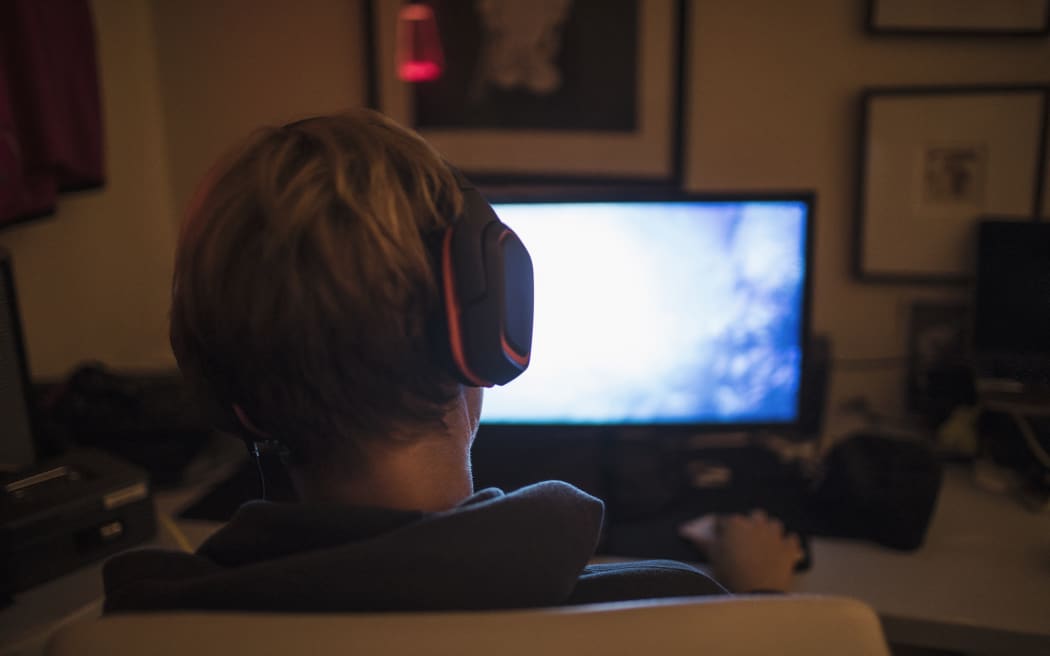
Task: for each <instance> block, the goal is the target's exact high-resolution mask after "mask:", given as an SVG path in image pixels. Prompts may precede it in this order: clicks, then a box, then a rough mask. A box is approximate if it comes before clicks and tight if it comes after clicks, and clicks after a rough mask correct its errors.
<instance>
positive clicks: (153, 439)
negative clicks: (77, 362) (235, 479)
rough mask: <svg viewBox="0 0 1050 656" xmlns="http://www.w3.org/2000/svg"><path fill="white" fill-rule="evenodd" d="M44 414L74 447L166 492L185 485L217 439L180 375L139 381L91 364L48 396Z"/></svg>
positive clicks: (162, 375) (136, 377)
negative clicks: (127, 468) (141, 475)
mask: <svg viewBox="0 0 1050 656" xmlns="http://www.w3.org/2000/svg"><path fill="white" fill-rule="evenodd" d="M43 410H44V413H45V415H46V417H47V418H48V420H49V422H50V423H51V424H52V425H53V426H55V427H56V428H57V429H61V430H62V431H63V432H64V433H65V435H66V437H67V439H68V440H69V441H71V442H72V443H73V444H75V445H78V446H83V447H89V448H95V449H100V450H103V451H106V452H108V453H111V454H114V455H116V456H118V457H120V458H123V459H124V460H127V461H128V462H131V463H133V464H135V465H138V466H139V467H142V468H143V469H145V470H146V471H147V472H148V473H149V475H150V480H151V482H152V483H153V485H154V486H155V487H162V488H163V487H172V486H176V485H179V484H180V483H182V482H183V475H184V473H185V471H186V468H187V466H188V465H189V464H190V462H191V461H192V460H193V458H194V457H195V456H196V455H197V454H198V453H200V451H201V450H202V449H203V448H204V447H205V445H206V444H207V443H208V441H209V440H210V439H211V434H212V433H211V428H210V422H209V421H208V420H207V418H206V417H205V416H204V414H203V412H202V411H201V410H200V408H199V406H198V404H197V403H196V402H195V400H194V399H193V398H192V397H191V395H190V393H189V391H188V390H187V389H186V387H185V385H184V383H183V380H182V378H181V376H180V375H179V374H177V373H172V374H158V375H152V376H142V375H138V376H135V375H126V374H120V373H116V372H113V371H110V370H109V369H107V368H105V367H104V366H102V365H100V364H87V365H84V366H81V367H80V368H78V369H77V370H76V371H75V372H73V374H71V375H70V377H69V378H68V379H67V380H66V381H65V382H64V383H63V384H61V385H59V386H57V387H56V388H55V389H53V390H51V391H50V392H49V394H48V401H47V402H46V403H45V404H44V408H43Z"/></svg>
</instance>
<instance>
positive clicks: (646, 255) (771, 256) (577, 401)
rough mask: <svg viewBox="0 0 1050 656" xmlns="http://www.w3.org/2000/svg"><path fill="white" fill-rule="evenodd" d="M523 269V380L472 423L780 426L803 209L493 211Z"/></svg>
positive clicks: (488, 396)
mask: <svg viewBox="0 0 1050 656" xmlns="http://www.w3.org/2000/svg"><path fill="white" fill-rule="evenodd" d="M493 206H494V208H495V210H496V213H497V214H498V215H499V216H500V218H501V219H502V220H503V221H504V223H506V224H507V225H508V226H510V227H511V228H512V229H513V230H514V231H515V232H516V233H517V234H518V236H519V237H521V239H522V241H523V242H524V244H525V246H526V247H527V248H528V250H529V253H530V254H531V255H532V261H533V267H534V269H535V296H536V307H535V327H534V332H533V350H532V361H531V364H530V366H529V369H528V370H527V371H526V372H525V373H524V374H522V375H521V376H520V377H519V378H518V379H516V380H514V381H512V382H511V383H509V384H508V385H506V386H505V387H497V388H493V389H489V390H486V392H485V400H484V405H483V410H482V422H483V423H486V424H490V425H491V424H514V425H521V424H526V425H527V424H555V425H608V424H612V425H653V424H719V425H727V424H748V425H754V424H791V423H794V422H796V421H797V420H798V412H799V393H800V387H801V386H800V383H801V377H802V352H803V344H804V340H805V334H804V333H805V329H806V321H805V318H806V311H807V307H806V303H807V293H806V289H807V283H806V277H807V235H808V234H809V226H808V225H807V223H808V221H809V207H810V203H809V202H808V199H807V198H805V197H794V198H781V199H777V200H771V199H761V200H743V199H739V200H728V201H727V200H710V199H708V200H696V199H692V200H675V201H669V202H668V201H663V202H656V201H637V202H524V203H495V204H494V205H493Z"/></svg>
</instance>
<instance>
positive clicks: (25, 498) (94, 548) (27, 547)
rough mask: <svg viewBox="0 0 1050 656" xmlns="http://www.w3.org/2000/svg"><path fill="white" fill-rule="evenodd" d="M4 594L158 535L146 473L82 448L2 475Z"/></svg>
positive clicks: (0, 582) (0, 573) (0, 586)
mask: <svg viewBox="0 0 1050 656" xmlns="http://www.w3.org/2000/svg"><path fill="white" fill-rule="evenodd" d="M0 483H2V488H0V558H2V562H0V593H6V594H7V595H10V594H13V593H15V592H20V591H22V590H25V589H27V588H29V587H32V586H34V585H37V584H39V583H43V582H44V581H47V580H49V579H53V578H56V577H58V576H61V575H63V574H66V573H67V572H71V571H73V570H75V569H77V568H79V567H81V566H83V565H85V564H87V563H90V562H92V561H95V560H98V559H100V558H104V557H106V556H109V555H111V554H113V553H116V552H118V551H122V550H124V549H127V548H128V547H131V546H134V545H136V544H139V543H141V542H144V541H146V540H148V539H150V538H151V537H153V535H154V534H155V533H156V523H155V518H154V514H153V498H152V494H151V490H150V484H149V479H148V478H147V476H146V474H145V472H143V471H142V470H140V469H139V468H137V467H135V466H133V465H130V464H128V463H126V462H123V461H121V460H118V459H116V458H114V457H113V456H110V455H107V454H105V453H102V452H100V451H94V450H87V449H78V450H72V451H69V452H68V453H66V454H65V455H64V456H62V457H61V458H57V459H55V460H51V461H44V462H41V463H39V464H38V465H36V466H34V467H33V468H31V469H27V470H24V471H22V472H18V473H17V474H7V475H4V477H3V478H2V479H0Z"/></svg>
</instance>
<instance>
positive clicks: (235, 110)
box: [0, 0, 1050, 410]
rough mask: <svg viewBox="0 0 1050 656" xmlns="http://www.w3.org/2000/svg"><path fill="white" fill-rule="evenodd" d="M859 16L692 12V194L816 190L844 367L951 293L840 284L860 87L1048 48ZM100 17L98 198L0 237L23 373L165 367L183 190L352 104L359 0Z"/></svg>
mask: <svg viewBox="0 0 1050 656" xmlns="http://www.w3.org/2000/svg"><path fill="white" fill-rule="evenodd" d="M383 1H390V0H383ZM864 4H865V3H864V2H862V1H861V0H849V1H843V0H804V1H802V0H800V1H799V2H791V3H786V2H780V1H779V0H734V1H733V2H721V1H717V0H693V2H692V5H691V6H692V14H691V24H690V26H689V30H688V32H689V34H688V39H689V43H690V48H691V52H690V56H689V58H688V59H689V61H688V66H689V72H690V74H689V85H688V88H687V109H686V118H687V120H686V124H687V125H686V129H687V134H686V141H685V145H686V157H685V160H686V162H685V163H686V186H687V187H688V188H689V189H692V190H749V189H752V190H757V189H783V188H803V189H814V190H816V191H817V193H818V196H819V200H818V215H817V220H818V230H817V251H816V278H815V287H814V292H815V307H814V328H815V329H816V330H819V331H822V332H828V333H830V334H831V335H832V337H833V338H834V341H835V347H836V350H837V351H838V353H839V354H840V355H842V356H846V357H867V356H897V355H902V354H903V353H904V349H905V331H906V316H907V315H906V312H907V308H908V304H909V303H910V302H911V301H913V300H916V299H919V298H943V297H953V296H956V297H958V296H960V294H961V292H960V291H958V290H945V289H942V288H937V287H905V286H872V285H861V284H858V283H856V282H854V281H853V280H852V279H851V277H850V274H849V267H850V261H849V256H850V242H851V238H852V222H853V216H852V202H853V200H852V199H853V192H854V188H853V185H854V171H855V167H856V164H857V156H858V153H857V144H856V141H857V140H856V131H857V129H858V122H857V95H858V93H859V90H860V88H861V87H863V86H865V85H874V84H879V85H901V84H947V83H963V84H966V83H982V82H984V83H1010V82H1042V83H1047V82H1050V39H1046V38H1043V39H1036V40H1030V39H962V40H950V39H929V38H889V39H887V38H873V37H869V36H867V35H866V34H865V33H864V32H863V30H862V25H863V15H862V13H863V5H864ZM117 5H119V7H120V8H121V9H122V10H123V11H117ZM95 6H96V20H97V22H98V29H99V39H100V45H101V53H102V68H103V76H104V83H105V92H106V105H107V107H106V111H107V126H108V128H109V138H110V171H111V176H110V177H111V184H110V186H109V187H108V188H107V189H106V191H104V192H103V193H101V194H96V195H86V196H84V197H83V198H74V199H71V200H67V201H66V202H64V203H63V206H62V210H61V212H60V215H59V216H58V217H56V218H55V219H54V220H51V221H49V222H46V223H42V224H39V225H36V226H30V227H26V228H20V229H18V230H17V231H16V232H12V233H10V234H7V233H5V234H3V235H2V236H0V241H3V242H4V243H5V244H7V245H9V246H11V247H12V248H13V249H14V250H15V254H16V257H17V260H18V262H17V263H18V268H19V273H20V278H21V280H20V282H21V286H22V287H23V288H24V290H23V297H24V299H23V300H24V304H25V305H26V308H25V314H26V322H27V324H30V325H28V328H29V333H30V336H31V342H30V347H31V356H32V358H33V361H34V371H35V373H37V375H45V374H48V373H52V372H56V371H59V370H61V369H62V368H63V367H65V366H68V365H69V363H71V362H74V361H75V360H76V359H78V358H81V357H99V358H104V359H107V360H109V361H111V362H114V363H115V364H153V363H156V362H162V361H165V358H167V357H170V356H168V355H167V353H166V346H165V342H164V339H163V335H162V332H163V318H164V312H165V310H164V305H165V303H166V296H167V276H168V266H169V264H168V263H169V260H170V257H171V248H172V237H171V234H172V233H171V230H172V225H173V222H174V221H176V220H177V219H176V217H177V216H178V214H179V212H180V211H181V208H182V207H183V206H184V205H185V203H186V200H187V198H188V197H189V195H190V193H191V192H192V189H193V186H194V184H195V183H196V180H197V179H199V177H200V176H201V175H202V174H203V173H204V171H205V169H206V167H207V166H208V164H209V163H210V162H211V161H212V160H213V159H214V158H215V157H216V156H217V155H218V154H219V153H220V152H221V151H222V150H223V149H224V148H226V147H227V146H228V145H229V144H230V143H231V142H232V141H233V140H235V139H237V138H239V137H240V136H242V135H244V134H245V132H246V131H247V130H249V129H250V128H251V127H253V126H256V125H259V124H262V123H274V122H279V121H285V120H288V119H292V118H296V117H300V116H303V115H307V114H312V113H320V112H325V111H331V110H333V109H337V108H339V107H344V106H348V105H357V104H361V103H362V102H363V98H364V80H365V70H364V64H363V61H362V54H363V51H362V39H363V34H364V33H363V30H362V26H361V25H360V20H359V17H360V11H361V2H360V0H356V1H348V0H302V1H299V2H291V1H290V0H259V1H252V0H223V1H222V2H218V1H215V0H181V1H177V2H176V1H173V0H132V1H129V2H118V0H96V2H95ZM154 53H155V54H154ZM154 60H155V65H156V69H154ZM161 108H163V111H162V110H161ZM165 154H167V157H164V156H163V155H165ZM70 326H74V327H76V330H75V331H70V330H69V327H70ZM902 376H903V370H902V369H901V368H899V367H898V368H891V369H884V370H871V371H865V372H863V373H847V372H839V373H838V374H836V376H835V380H834V397H835V398H836V399H844V398H847V397H850V396H852V395H855V394H860V393H863V394H866V395H868V396H869V397H870V398H871V399H872V401H873V403H875V404H876V405H877V406H879V407H881V408H885V409H887V410H894V409H896V408H898V407H899V406H900V404H901V403H900V401H901V394H900V392H901V385H900V382H901V378H902Z"/></svg>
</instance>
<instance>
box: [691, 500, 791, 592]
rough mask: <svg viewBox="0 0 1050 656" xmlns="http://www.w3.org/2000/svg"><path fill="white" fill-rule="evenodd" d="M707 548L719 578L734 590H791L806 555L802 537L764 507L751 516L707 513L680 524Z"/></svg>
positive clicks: (692, 539) (698, 546)
mask: <svg viewBox="0 0 1050 656" xmlns="http://www.w3.org/2000/svg"><path fill="white" fill-rule="evenodd" d="M678 533H679V535H681V536H682V537H683V538H685V539H687V540H689V541H690V542H692V543H693V544H694V545H696V547H697V548H698V549H700V550H701V551H703V552H704V553H705V554H706V555H707V558H708V559H709V560H710V562H711V566H712V567H713V568H714V571H715V576H716V578H718V580H719V581H720V582H721V583H722V584H723V585H725V586H726V587H727V588H729V589H730V590H731V591H732V592H752V591H759V590H769V591H773V590H776V591H780V592H787V590H788V589H790V587H791V579H792V575H793V573H794V570H795V565H796V564H798V562H799V561H800V560H802V558H803V556H804V554H803V552H802V545H801V544H800V543H799V540H798V536H797V535H795V534H794V533H791V534H789V535H785V534H784V525H783V524H782V523H781V522H780V521H779V520H777V519H771V518H770V517H768V516H767V515H766V513H764V512H763V511H761V510H756V511H754V512H752V513H751V514H750V515H747V516H745V515H704V516H703V517H699V518H697V519H694V520H692V521H689V522H685V523H684V524H682V525H680V526H679V527H678Z"/></svg>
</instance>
